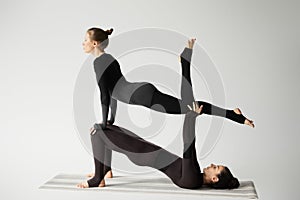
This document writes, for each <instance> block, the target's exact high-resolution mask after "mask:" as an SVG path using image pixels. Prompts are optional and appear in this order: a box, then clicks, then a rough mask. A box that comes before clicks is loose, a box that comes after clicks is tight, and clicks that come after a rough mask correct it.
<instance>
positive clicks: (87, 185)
mask: <svg viewBox="0 0 300 200" xmlns="http://www.w3.org/2000/svg"><path fill="white" fill-rule="evenodd" d="M76 186H77V187H79V188H89V184H88V182H87V181H84V182H81V183H79V184H77V185H76ZM98 187H105V180H104V179H102V181H101V182H100V184H99V186H98Z"/></svg>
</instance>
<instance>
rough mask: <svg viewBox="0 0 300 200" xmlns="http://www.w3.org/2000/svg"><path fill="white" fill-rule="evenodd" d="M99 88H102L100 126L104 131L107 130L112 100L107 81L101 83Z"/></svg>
mask: <svg viewBox="0 0 300 200" xmlns="http://www.w3.org/2000/svg"><path fill="white" fill-rule="evenodd" d="M102 78H103V79H104V78H105V77H104V76H102ZM102 78H101V79H102ZM98 86H99V88H100V93H101V94H100V96H101V106H102V123H100V126H101V128H102V129H105V128H106V124H107V118H108V111H109V104H110V100H111V95H110V93H109V91H108V87H107V86H106V81H105V80H101V81H99V83H98Z"/></svg>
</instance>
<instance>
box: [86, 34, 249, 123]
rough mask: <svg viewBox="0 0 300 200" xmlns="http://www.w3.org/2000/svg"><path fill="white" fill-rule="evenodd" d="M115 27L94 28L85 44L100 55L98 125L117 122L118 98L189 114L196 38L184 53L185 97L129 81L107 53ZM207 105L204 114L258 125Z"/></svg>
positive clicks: (235, 112) (233, 112)
mask: <svg viewBox="0 0 300 200" xmlns="http://www.w3.org/2000/svg"><path fill="white" fill-rule="evenodd" d="M112 31H113V29H110V30H107V31H104V30H102V29H100V28H90V29H89V30H88V31H87V33H86V36H85V41H84V43H83V46H84V50H85V52H86V53H92V54H93V55H95V56H96V57H97V58H96V59H95V60H94V70H95V73H96V79H97V83H98V86H99V88H100V92H101V105H102V118H103V122H102V123H100V124H96V126H99V127H101V128H102V129H105V128H106V125H107V124H113V123H114V119H115V114H116V109H117V101H116V100H119V101H122V102H124V103H128V104H135V105H142V106H145V107H148V108H151V109H153V110H156V111H159V112H164V113H169V114H185V113H187V112H188V111H189V110H188V108H187V106H186V105H190V106H191V105H192V102H194V96H193V92H192V83H191V77H190V62H191V56H192V48H193V45H194V42H195V39H192V40H189V43H188V48H185V49H184V51H183V52H182V53H181V55H180V61H181V68H182V81H181V98H182V99H177V98H175V97H173V96H170V95H167V94H164V93H162V92H160V91H159V90H158V89H157V88H156V87H155V86H154V85H153V84H151V83H147V82H133V83H132V82H128V81H127V80H126V78H125V77H124V76H123V74H122V72H121V69H120V65H119V63H118V61H117V60H116V59H115V58H114V57H113V56H112V55H110V54H108V53H106V52H104V49H105V48H106V47H107V45H108V43H109V39H108V35H110V34H111V33H112ZM197 103H198V105H203V109H202V113H205V114H208V115H216V116H221V117H226V118H228V119H231V120H233V121H236V122H238V123H241V124H247V125H249V126H251V127H254V124H253V121H251V120H249V119H247V118H246V117H244V116H243V115H242V113H241V111H240V110H239V109H238V108H236V109H234V110H227V109H223V108H220V107H217V106H214V105H212V104H210V103H207V102H204V101H197ZM109 106H110V107H111V119H110V120H107V118H108V111H109Z"/></svg>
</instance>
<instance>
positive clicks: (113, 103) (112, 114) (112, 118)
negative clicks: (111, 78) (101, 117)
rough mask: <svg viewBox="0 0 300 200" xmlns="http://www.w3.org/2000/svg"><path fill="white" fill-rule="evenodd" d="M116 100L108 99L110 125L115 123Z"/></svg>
mask: <svg viewBox="0 0 300 200" xmlns="http://www.w3.org/2000/svg"><path fill="white" fill-rule="evenodd" d="M117 105H118V104H117V100H116V99H114V98H113V97H111V99H110V120H108V123H109V124H110V125H112V124H113V123H114V122H115V117H116V112H117Z"/></svg>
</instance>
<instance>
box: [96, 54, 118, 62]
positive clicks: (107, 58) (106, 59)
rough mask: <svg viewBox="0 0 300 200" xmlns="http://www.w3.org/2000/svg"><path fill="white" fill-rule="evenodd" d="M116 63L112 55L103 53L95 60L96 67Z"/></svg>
mask: <svg viewBox="0 0 300 200" xmlns="http://www.w3.org/2000/svg"><path fill="white" fill-rule="evenodd" d="M114 61H116V59H115V58H114V57H113V56H112V55H111V54H109V53H103V54H102V55H100V56H98V57H97V58H96V59H95V60H94V65H99V64H100V65H103V64H105V65H110V64H111V63H112V62H114Z"/></svg>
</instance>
